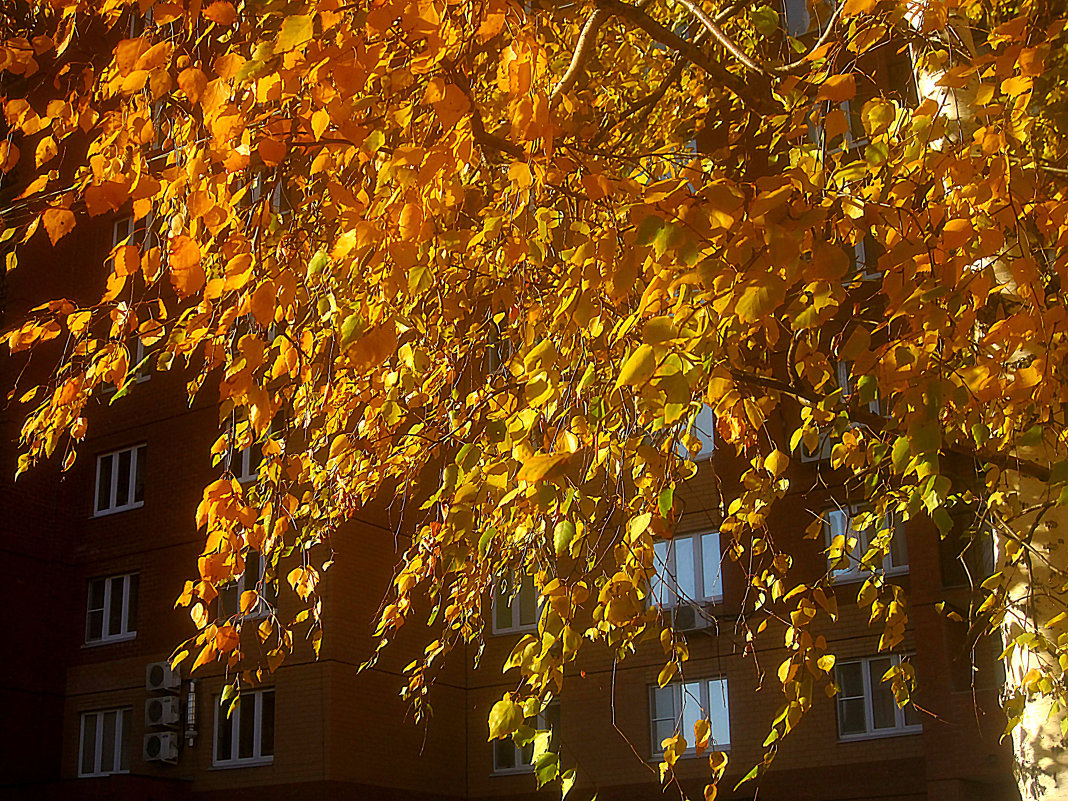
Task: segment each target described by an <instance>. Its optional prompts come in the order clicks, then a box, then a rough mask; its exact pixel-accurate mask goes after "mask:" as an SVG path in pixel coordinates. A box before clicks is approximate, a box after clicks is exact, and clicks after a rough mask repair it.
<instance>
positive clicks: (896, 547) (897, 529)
mask: <svg viewBox="0 0 1068 801" xmlns="http://www.w3.org/2000/svg"><path fill="white" fill-rule="evenodd" d="M887 517H888V520H887V524H888V526H892V527H893V529H894V540H893V542H892V543H891V545H890V564H891V565H892V566H893V567H905V565H907V564H908V563H909V552H908V546H907V543H906V541H905V528H904V526H902V525H899V524H898V523H899V521H897V520H895V518H894V517H893V516H892V515H887Z"/></svg>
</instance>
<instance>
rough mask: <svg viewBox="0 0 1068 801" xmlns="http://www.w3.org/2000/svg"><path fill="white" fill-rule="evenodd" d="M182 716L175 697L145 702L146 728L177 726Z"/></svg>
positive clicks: (152, 699)
mask: <svg viewBox="0 0 1068 801" xmlns="http://www.w3.org/2000/svg"><path fill="white" fill-rule="evenodd" d="M180 716H181V706H180V704H179V702H178V699H177V698H176V697H174V696H173V695H170V696H163V697H160V698H149V699H148V700H147V701H145V726H149V727H151V726H175V725H177V723H178V720H179V718H180Z"/></svg>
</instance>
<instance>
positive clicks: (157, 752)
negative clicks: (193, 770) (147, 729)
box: [142, 731, 178, 765]
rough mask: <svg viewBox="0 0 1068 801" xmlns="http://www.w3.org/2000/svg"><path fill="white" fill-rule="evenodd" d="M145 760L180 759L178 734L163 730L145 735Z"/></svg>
mask: <svg viewBox="0 0 1068 801" xmlns="http://www.w3.org/2000/svg"><path fill="white" fill-rule="evenodd" d="M142 756H143V757H144V760H145V762H168V763H170V764H172V765H173V764H174V763H175V762H177V761H178V734H177V733H176V732H173V731H161V732H155V733H153V734H146V735H145V747H144V753H143V754H142Z"/></svg>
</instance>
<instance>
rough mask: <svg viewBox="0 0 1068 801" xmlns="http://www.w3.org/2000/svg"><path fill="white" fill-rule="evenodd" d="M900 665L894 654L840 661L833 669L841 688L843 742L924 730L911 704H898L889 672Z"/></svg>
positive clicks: (839, 692)
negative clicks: (888, 676) (891, 687)
mask: <svg viewBox="0 0 1068 801" xmlns="http://www.w3.org/2000/svg"><path fill="white" fill-rule="evenodd" d="M900 662H901V657H900V656H897V655H895V654H888V655H887V656H877V657H872V658H870V659H857V660H854V661H850V662H839V663H838V664H837V665H836V666H835V668H834V674H835V683H836V684H837V685H838V737H839V739H842V740H851V739H857V740H859V739H864V738H867V737H885V736H887V735H891V734H908V733H911V732H918V731H920V730H921V729H922V726H921V725H920V721H919V718H918V717H917V715H916V710H915V709H913V707H912V705H911V704H910V705H908V706H906V707H905V708H904V709H902V708H901V707H899V706H898V705H897V701H895V700H894V693H893V692H892V691H891V689H890V683H889V682H884V681H883V680H882V678H883V676H884V675H885V674H886V671H888V670H890V668H891V667H893V666H894V665H897V664H899V663H900Z"/></svg>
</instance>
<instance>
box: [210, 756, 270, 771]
mask: <svg viewBox="0 0 1068 801" xmlns="http://www.w3.org/2000/svg"><path fill="white" fill-rule="evenodd" d="M273 764H274V757H273V756H269V757H260V758H258V759H241V760H237V759H235V760H232V761H228V762H212V763H211V768H212V770H234V769H236V768H262V767H264V766H265V765H273Z"/></svg>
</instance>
